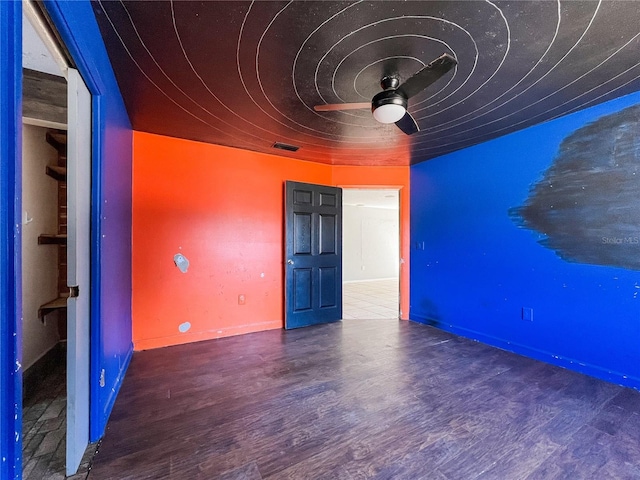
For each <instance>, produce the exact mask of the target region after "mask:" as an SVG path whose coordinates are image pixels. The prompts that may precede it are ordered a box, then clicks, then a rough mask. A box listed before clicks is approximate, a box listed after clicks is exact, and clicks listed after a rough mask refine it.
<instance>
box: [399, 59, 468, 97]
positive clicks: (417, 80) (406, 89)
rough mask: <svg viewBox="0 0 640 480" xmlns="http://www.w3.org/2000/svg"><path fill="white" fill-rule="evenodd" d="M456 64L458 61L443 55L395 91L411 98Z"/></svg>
mask: <svg viewBox="0 0 640 480" xmlns="http://www.w3.org/2000/svg"><path fill="white" fill-rule="evenodd" d="M457 63H458V61H457V60H456V59H455V58H453V57H452V56H451V55H448V54H446V53H445V54H443V55H442V56H440V57H438V58H436V59H435V60H434V61H433V62H431V63H430V64H429V65H427V66H425V67H424V68H422V69H421V70H420V71H418V72H417V73H414V74H413V76H412V77H410V78H408V79H407V81H406V82H404V83H403V84H402V85H400V86H399V87H398V89H397V90H396V91H397V92H400V93H402V94H403V95H404V96H405V97H407V98H411V97H413V96H414V95H416V94H418V93H420V92H421V91H423V90H424V89H425V88H427V87H428V86H429V85H431V84H432V83H433V82H435V81H436V80H438V79H439V78H440V77H442V76H443V75H444V74H445V73H447V72H448V71H449V70H451V69H452V68H453V67H454V66H455V65H456V64H457Z"/></svg>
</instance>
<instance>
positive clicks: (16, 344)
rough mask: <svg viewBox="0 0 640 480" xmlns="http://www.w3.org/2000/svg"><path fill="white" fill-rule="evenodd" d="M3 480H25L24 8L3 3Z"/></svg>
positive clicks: (0, 372) (0, 180)
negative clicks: (23, 328)
mask: <svg viewBox="0 0 640 480" xmlns="http://www.w3.org/2000/svg"><path fill="white" fill-rule="evenodd" d="M0 65H2V68H1V69H0V138H1V139H2V142H0V305H1V307H0V378H1V380H0V478H2V479H11V478H15V479H19V478H20V477H21V476H22V369H21V365H20V364H21V361H22V323H21V320H20V319H21V317H22V315H21V311H22V274H21V267H20V262H21V231H20V229H21V205H22V180H21V162H22V123H21V115H22V104H21V103H22V2H2V1H0Z"/></svg>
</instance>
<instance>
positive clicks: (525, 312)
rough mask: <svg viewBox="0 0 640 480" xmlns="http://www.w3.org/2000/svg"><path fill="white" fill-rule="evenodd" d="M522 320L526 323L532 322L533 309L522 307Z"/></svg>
mask: <svg viewBox="0 0 640 480" xmlns="http://www.w3.org/2000/svg"><path fill="white" fill-rule="evenodd" d="M522 320H524V321H526V322H533V308H530V307H522Z"/></svg>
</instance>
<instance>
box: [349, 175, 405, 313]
mask: <svg viewBox="0 0 640 480" xmlns="http://www.w3.org/2000/svg"><path fill="white" fill-rule="evenodd" d="M342 198H343V200H342V211H343V235H342V242H343V247H342V259H343V260H342V275H343V290H342V291H343V303H342V312H343V313H342V318H343V319H344V320H349V319H365V320H366V319H382V318H388V319H398V318H399V316H400V284H399V273H400V191H399V189H390V188H385V189H373V188H372V189H368V188H367V189H361V188H344V187H343V197H342Z"/></svg>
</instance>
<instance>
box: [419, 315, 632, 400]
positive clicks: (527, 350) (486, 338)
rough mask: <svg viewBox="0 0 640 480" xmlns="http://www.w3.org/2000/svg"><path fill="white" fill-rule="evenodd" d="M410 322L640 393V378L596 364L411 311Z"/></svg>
mask: <svg viewBox="0 0 640 480" xmlns="http://www.w3.org/2000/svg"><path fill="white" fill-rule="evenodd" d="M409 320H410V321H412V322H416V323H421V324H423V325H429V326H432V327H435V328H438V329H440V330H444V331H445V332H449V333H453V334H454V335H458V336H460V337H464V338H468V339H470V340H476V341H478V342H482V343H484V344H486V345H490V346H492V347H496V348H499V349H501V350H505V351H507V352H511V353H516V354H518V355H523V356H525V357H529V358H533V359H535V360H540V361H542V362H545V363H549V364H551V365H556V366H558V367H562V368H566V369H567V370H573V371H574V372H578V373H583V374H585V375H589V376H591V377H595V378H599V379H600V380H604V381H606V382H610V383H615V384H617V385H622V386H624V387H629V388H633V389H635V390H640V378H638V377H634V376H629V375H626V374H624V373H621V372H614V371H611V370H608V369H606V368H603V367H600V366H598V365H593V364H591V363H589V362H585V361H582V360H576V359H573V358H568V357H564V356H562V355H557V354H554V353H551V352H547V351H545V350H540V349H537V348H533V347H530V346H527V345H522V344H520V343H514V342H511V341H509V340H506V339H504V338H499V337H494V336H492V335H486V334H484V333H482V332H478V331H475V330H471V329H468V328H464V327H459V326H456V325H451V324H446V323H442V322H441V321H437V322H436V321H434V320H431V319H429V318H428V317H427V316H423V315H419V314H416V313H413V312H411V313H410V315H409Z"/></svg>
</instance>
